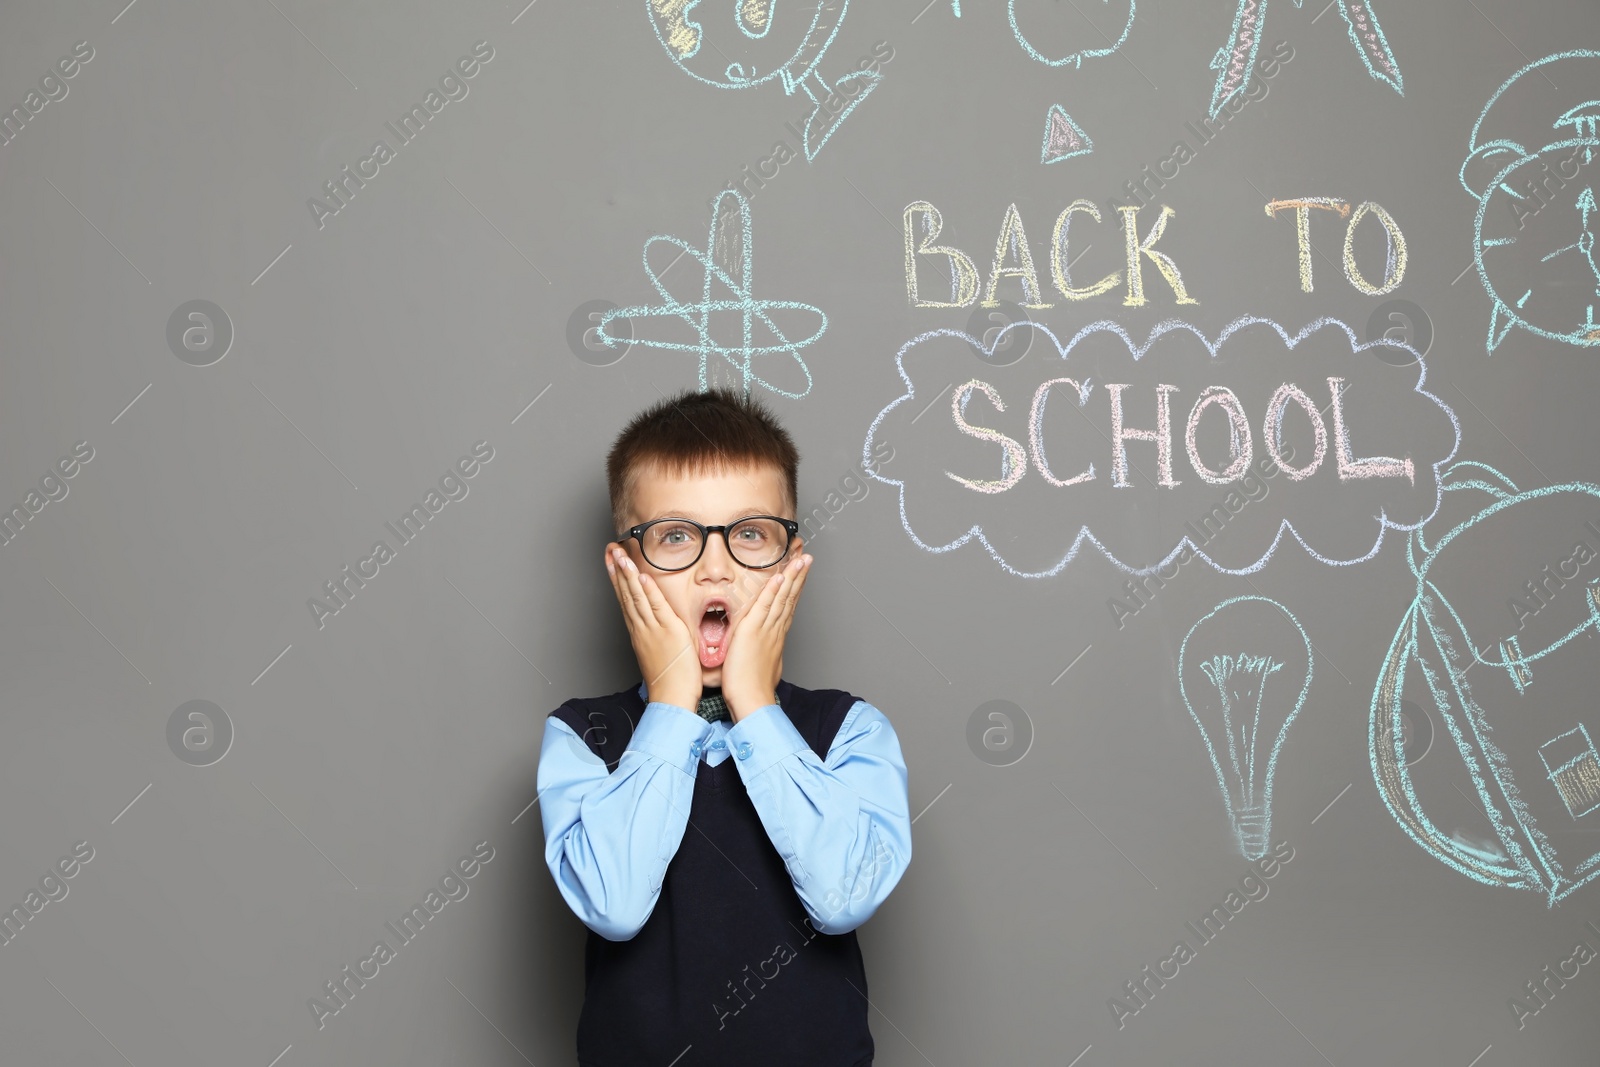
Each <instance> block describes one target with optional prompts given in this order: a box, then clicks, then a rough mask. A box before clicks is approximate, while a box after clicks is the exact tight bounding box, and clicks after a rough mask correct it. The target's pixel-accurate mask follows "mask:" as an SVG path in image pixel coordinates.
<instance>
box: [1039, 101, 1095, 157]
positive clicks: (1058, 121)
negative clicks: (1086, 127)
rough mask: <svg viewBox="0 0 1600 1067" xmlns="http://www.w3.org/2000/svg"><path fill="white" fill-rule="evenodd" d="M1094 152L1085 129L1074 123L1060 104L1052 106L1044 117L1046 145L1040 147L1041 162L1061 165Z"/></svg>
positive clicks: (1092, 143)
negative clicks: (1065, 160) (1065, 161)
mask: <svg viewBox="0 0 1600 1067" xmlns="http://www.w3.org/2000/svg"><path fill="white" fill-rule="evenodd" d="M1093 151H1094V142H1093V141H1091V140H1089V135H1088V134H1086V133H1084V132H1083V127H1081V126H1079V125H1078V124H1077V123H1076V122H1073V121H1072V116H1071V115H1069V114H1067V112H1066V110H1065V109H1064V108H1063V107H1062V106H1061V105H1060V104H1051V105H1050V110H1049V112H1048V113H1047V114H1046V115H1045V117H1044V143H1043V144H1041V145H1040V147H1039V162H1041V163H1060V162H1061V161H1062V160H1063V159H1071V158H1072V157H1073V156H1086V155H1088V154H1089V153H1090V152H1093Z"/></svg>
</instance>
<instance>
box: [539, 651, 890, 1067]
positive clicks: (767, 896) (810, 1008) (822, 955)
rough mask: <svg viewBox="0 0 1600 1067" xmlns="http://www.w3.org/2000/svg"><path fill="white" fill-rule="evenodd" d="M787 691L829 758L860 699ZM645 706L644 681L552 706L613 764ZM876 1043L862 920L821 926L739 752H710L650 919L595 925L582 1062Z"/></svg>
mask: <svg viewBox="0 0 1600 1067" xmlns="http://www.w3.org/2000/svg"><path fill="white" fill-rule="evenodd" d="M777 694H778V702H779V704H780V705H781V706H782V708H783V712H784V714H785V715H787V716H788V717H789V720H790V721H791V722H793V723H794V725H795V728H796V729H797V730H799V731H800V734H801V736H803V737H804V738H805V739H806V742H807V743H808V744H809V745H810V746H811V750H812V751H813V752H815V753H816V754H817V756H818V758H826V757H827V754H828V748H829V746H830V745H831V744H832V743H833V738H834V735H835V734H837V733H838V731H839V726H840V724H841V723H842V722H843V721H844V717H845V714H846V713H847V712H848V711H849V710H850V708H851V707H852V706H853V705H854V704H855V701H856V698H855V697H853V696H851V695H850V694H849V693H846V692H844V691H842V690H838V689H817V690H810V689H801V688H800V687H799V686H795V685H790V684H789V683H788V682H783V681H780V682H779V683H778V687H777ZM644 709H645V703H644V701H643V700H642V699H640V697H639V693H638V687H637V686H635V687H634V688H632V689H627V690H624V691H622V692H620V693H614V694H612V695H611V696H607V697H596V698H594V699H589V700H580V699H575V700H569V701H567V703H566V704H564V705H562V706H561V707H560V708H558V709H556V710H555V711H553V712H551V713H550V714H552V715H555V716H558V717H559V718H560V719H561V720H562V721H563V722H565V723H566V724H567V725H568V726H570V727H572V730H573V732H574V733H576V734H577V735H578V736H579V737H581V738H583V739H584V740H585V741H586V742H587V744H588V745H589V747H590V748H591V749H592V750H593V751H594V753H595V755H597V756H598V757H600V758H601V759H603V760H604V761H605V763H606V769H607V770H608V771H611V772H614V771H615V770H616V768H617V763H618V761H619V760H621V758H622V753H623V750H624V749H625V748H626V747H627V744H628V740H629V739H630V738H631V737H632V736H633V724H634V723H636V722H637V721H638V720H639V717H640V716H641V715H642V714H643V713H644ZM686 755H687V753H686ZM769 773H782V772H781V771H772V772H769ZM686 1048H687V1049H688V1051H687V1052H686V1053H685V1049H686ZM873 1052H874V1046H873V1041H872V1033H871V1031H870V1030H869V1029H868V1027H867V976H866V971H865V968H864V967H863V965H862V961H861V949H860V946H859V945H858V944H857V942H856V935H855V931H854V930H852V931H850V932H849V933H845V934H823V933H819V932H818V931H817V930H816V928H815V927H814V926H813V925H812V922H811V918H810V916H809V915H808V914H807V912H806V910H805V905H803V904H802V903H801V902H800V897H799V895H798V894H797V893H796V892H795V889H794V883H793V882H792V881H791V880H790V877H789V871H788V869H787V868H786V867H785V866H784V862H783V858H782V857H781V856H779V855H778V850H777V849H776V848H774V847H773V844H772V841H771V840H770V839H769V838H768V837H767V833H766V829H765V828H764V827H763V826H762V825H761V818H760V816H759V815H758V814H757V812H756V809H755V805H754V804H753V803H752V802H751V800H750V797H749V795H748V794H747V793H746V792H745V788H744V780H743V779H742V778H740V777H739V771H738V769H737V768H736V767H735V766H734V760H733V758H732V757H731V756H730V757H729V758H727V759H724V760H723V761H722V762H721V763H719V764H718V765H717V766H715V767H712V766H710V765H709V764H707V763H706V762H705V761H704V760H702V761H700V763H699V764H698V771H697V773H696V776H695V783H694V799H693V801H692V803H691V806H690V809H689V825H688V826H687V827H685V829H684V834H683V841H682V843H681V844H680V845H679V846H678V851H677V853H676V854H675V855H674V856H673V857H672V860H671V862H670V863H668V865H667V873H666V876H665V877H664V878H663V879H662V883H661V895H660V897H659V898H658V899H657V901H656V905H655V909H654V910H653V911H651V913H650V918H649V919H647V920H646V921H645V924H644V926H643V928H641V929H640V931H639V932H638V934H636V935H635V936H633V937H632V938H629V939H628V940H626V941H609V940H607V939H606V938H603V937H601V936H600V935H599V934H597V933H595V932H594V931H593V930H590V931H589V939H588V944H587V946H586V949H585V954H584V999H583V1012H582V1014H581V1015H580V1016H579V1019H578V1062H579V1064H581V1065H582V1067H640V1065H646V1064H656V1065H660V1067H665V1065H667V1064H669V1063H670V1064H673V1065H674V1067H723V1065H727V1067H752V1065H754V1064H760V1065H762V1067H865V1065H868V1064H870V1063H872V1057H873ZM680 1053H683V1055H682V1058H681V1059H676V1060H675V1059H674V1057H678V1056H679V1054H680Z"/></svg>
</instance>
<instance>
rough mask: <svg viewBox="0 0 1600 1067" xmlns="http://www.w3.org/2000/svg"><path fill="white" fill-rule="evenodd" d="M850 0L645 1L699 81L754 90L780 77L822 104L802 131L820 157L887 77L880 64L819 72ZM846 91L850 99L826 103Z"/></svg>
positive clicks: (659, 32) (789, 90)
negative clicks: (834, 75)
mask: <svg viewBox="0 0 1600 1067" xmlns="http://www.w3.org/2000/svg"><path fill="white" fill-rule="evenodd" d="M849 6H850V3H849V0H737V2H735V0H724V2H722V3H717V4H709V3H702V2H701V0H645V9H646V10H647V11H648V12H649V15H650V25H651V26H652V27H653V28H654V29H655V31H656V38H657V39H658V40H659V41H660V42H661V47H662V48H664V49H666V51H667V55H669V56H671V57H672V61H673V62H674V63H676V64H677V65H678V68H679V69H680V70H682V71H683V72H684V73H685V74H688V75H689V76H690V77H691V78H694V79H695V80H696V81H700V82H704V83H705V84H707V85H713V86H716V87H717V88H719V89H753V88H755V87H756V86H759V85H765V84H767V83H768V82H772V81H774V80H776V81H779V82H781V83H782V85H783V91H784V92H785V93H786V94H789V95H791V96H792V95H794V93H796V92H801V93H804V94H805V95H806V96H807V97H809V98H810V100H811V103H812V104H813V105H815V106H814V108H813V109H812V112H811V115H810V116H809V117H808V118H807V119H806V127H805V132H804V135H803V137H802V141H803V144H804V148H805V154H806V158H807V159H815V158H816V155H817V152H818V151H820V150H821V148H822V146H823V145H824V144H826V143H827V142H828V138H830V137H832V136H833V134H834V132H835V131H836V130H837V129H838V128H839V126H840V125H841V124H842V123H843V122H844V120H845V118H846V116H848V115H849V114H850V112H852V111H854V110H855V109H856V107H858V106H859V105H860V104H861V102H862V101H863V100H865V99H866V98H867V96H868V95H869V94H870V93H871V92H872V90H874V89H875V88H877V86H878V82H879V81H881V80H882V78H883V75H882V74H880V73H878V72H877V71H876V70H854V71H851V72H850V73H849V74H845V75H842V76H841V77H839V78H838V79H836V80H835V81H834V82H833V83H832V84H829V82H828V81H826V80H825V79H824V78H823V76H822V75H821V74H820V73H818V70H817V67H818V64H820V63H821V62H822V58H823V56H824V55H826V54H827V51H828V46H829V45H831V44H832V43H833V39H834V37H835V36H837V35H838V33H839V27H840V26H841V25H843V23H844V19H845V14H846V11H847V9H848V8H849ZM841 97H843V98H845V99H846V100H847V101H848V103H847V104H845V106H843V107H841V108H838V109H836V110H831V109H829V108H827V107H824V106H823V104H824V101H827V100H830V99H839V98H841Z"/></svg>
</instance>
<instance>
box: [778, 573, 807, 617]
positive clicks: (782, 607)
mask: <svg viewBox="0 0 1600 1067" xmlns="http://www.w3.org/2000/svg"><path fill="white" fill-rule="evenodd" d="M810 573H811V559H810V557H808V556H801V557H799V559H798V560H797V561H796V564H795V568H794V571H793V573H792V575H791V576H790V578H789V585H788V588H786V589H785V590H784V595H783V598H782V600H780V602H779V605H778V612H779V615H780V618H781V619H782V621H783V625H784V626H785V627H787V626H788V625H789V622H790V621H791V620H792V619H793V618H794V610H795V607H796V605H798V604H799V602H800V591H801V590H802V589H804V588H805V584H806V578H807V576H808V575H810Z"/></svg>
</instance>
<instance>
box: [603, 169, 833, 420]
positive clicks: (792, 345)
mask: <svg viewBox="0 0 1600 1067" xmlns="http://www.w3.org/2000/svg"><path fill="white" fill-rule="evenodd" d="M730 213H731V214H730ZM658 243H659V244H664V245H666V246H668V247H669V248H675V249H678V250H679V251H678V252H676V253H666V254H664V255H662V257H661V258H662V259H663V260H667V259H669V258H670V262H668V263H667V265H666V267H663V268H662V270H661V271H660V273H657V271H656V270H655V268H653V267H651V265H650V249H651V247H652V246H653V245H656V244H658ZM679 256H682V257H685V258H690V259H692V260H693V261H694V262H696V263H698V264H700V267H701V270H702V281H701V287H700V293H699V299H698V300H680V299H679V298H678V297H677V296H674V295H673V293H672V291H671V290H669V289H668V288H667V286H666V283H664V282H663V281H662V280H661V275H662V274H665V273H666V272H667V269H669V268H670V267H671V265H672V263H675V262H676V261H677V257H679ZM643 258H644V270H645V273H646V274H647V275H649V276H650V284H652V285H654V286H655V289H656V292H657V293H660V294H661V299H662V301H663V303H660V304H655V305H643V306H639V307H625V308H613V309H611V310H610V311H607V312H606V313H605V314H603V315H601V316H600V321H599V323H598V324H597V326H596V327H595V335H596V336H597V337H598V338H599V339H600V341H601V342H602V343H604V344H605V345H606V346H607V347H614V346H616V345H619V344H626V343H629V342H630V341H631V342H632V343H633V344H636V345H644V346H646V347H648V348H662V349H667V350H669V351H678V352H694V353H696V354H697V355H698V356H699V357H700V388H701V389H702V390H704V389H706V388H707V387H708V384H709V375H708V372H709V370H710V369H711V368H710V367H709V366H708V365H709V364H710V362H711V360H712V359H713V357H714V358H716V359H718V360H720V361H724V362H726V363H727V364H728V365H730V366H731V367H732V368H733V370H734V371H735V372H737V374H738V375H739V377H740V378H741V379H742V381H743V385H744V391H745V393H746V394H748V393H749V391H750V387H751V386H752V385H759V386H761V387H762V388H764V389H770V390H771V391H772V392H774V393H777V394H778V395H779V396H786V397H790V398H794V399H798V398H800V397H802V396H805V395H806V394H807V393H809V392H810V391H811V372H810V371H809V370H807V369H806V364H805V360H803V359H801V358H800V350H801V349H803V348H805V347H806V346H808V345H810V344H811V343H812V342H814V341H816V339H817V338H819V337H821V336H822V333H823V331H824V330H826V329H827V328H828V317H827V316H826V315H824V314H823V313H822V312H821V311H820V310H819V309H817V308H815V307H812V306H811V305H810V304H802V303H799V302H797V301H794V300H757V299H756V298H755V295H754V292H755V281H754V277H755V254H754V248H753V246H752V244H751V225H750V201H749V200H747V199H746V198H745V197H744V196H743V195H742V194H740V193H737V192H735V191H733V190H731V189H730V190H725V191H724V192H722V193H721V194H720V195H719V196H718V197H717V200H716V204H715V205H714V207H713V210H712V212H711V231H710V234H709V236H708V237H707V238H706V246H705V248H704V249H700V248H695V247H694V246H692V245H690V244H689V243H688V242H687V241H683V240H680V239H678V238H676V237H662V236H657V237H652V238H650V239H649V240H648V241H646V242H645V245H644V257H643ZM687 269H688V268H687V267H683V268H679V270H680V272H681V271H684V270H687ZM682 276H683V277H688V275H682ZM773 312H780V313H787V314H785V315H781V316H780V317H784V318H785V321H788V322H794V321H803V322H809V323H812V324H814V325H815V329H813V330H812V331H811V333H809V334H807V335H806V336H804V337H801V338H798V339H795V338H791V337H790V336H789V335H788V333H786V332H785V331H784V329H783V328H782V327H781V326H780V325H779V323H778V322H777V321H775V319H774V316H773ZM615 319H625V320H627V321H628V322H629V323H630V324H631V327H632V329H633V330H634V332H635V333H638V334H640V335H639V336H634V337H631V338H630V337H623V336H617V335H614V334H613V333H612V332H611V331H610V330H609V329H608V326H609V325H610V323H611V322H612V321H613V320H615ZM649 319H675V320H677V321H678V322H680V323H682V324H683V325H686V326H688V327H689V330H690V331H691V332H692V333H693V335H694V337H695V339H694V340H690V341H685V340H672V339H669V338H668V337H663V336H654V337H652V336H650V335H649V333H648V331H640V329H639V327H640V324H641V323H643V322H645V321H646V320H649ZM736 321H737V328H738V330H739V335H738V337H736V338H732V337H723V336H722V335H721V334H720V333H718V332H717V331H718V328H719V327H720V328H722V329H726V330H728V331H730V332H731V331H732V330H733V329H734V328H735V322H736ZM682 332H683V331H682V330H681V329H680V330H678V331H677V335H679V336H681V335H682ZM772 357H786V359H787V363H788V364H789V365H791V366H792V369H793V372H795V373H794V374H792V375H791V376H792V377H793V376H798V377H803V378H804V379H805V388H804V389H801V390H800V391H798V392H793V391H790V390H786V389H784V388H782V387H780V386H779V385H776V384H774V383H773V382H771V381H768V380H767V379H765V378H763V377H762V376H761V375H759V374H757V373H756V370H757V368H756V364H757V362H758V361H761V362H767V361H768V360H769V359H771V358H772ZM763 373H768V372H765V371H764V372H763Z"/></svg>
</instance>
